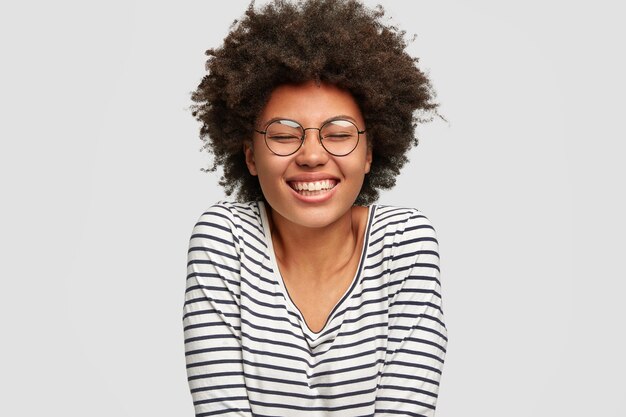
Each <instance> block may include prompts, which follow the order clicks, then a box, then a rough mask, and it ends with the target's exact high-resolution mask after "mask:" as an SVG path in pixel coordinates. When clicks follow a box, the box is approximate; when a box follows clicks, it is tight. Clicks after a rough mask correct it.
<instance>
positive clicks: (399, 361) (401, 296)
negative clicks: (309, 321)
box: [183, 202, 447, 417]
mask: <svg viewBox="0 0 626 417" xmlns="http://www.w3.org/2000/svg"><path fill="white" fill-rule="evenodd" d="M187 270H188V274H187V291H186V295H185V305H184V316H183V323H184V332H185V351H186V361H187V374H188V380H189V386H190V389H191V393H192V397H193V401H194V405H195V410H196V416H214V415H215V416H222V415H223V416H260V417H262V416H287V417H292V416H294V415H302V416H320V417H321V416H325V417H330V416H341V417H356V416H375V417H384V416H398V415H404V416H433V415H434V410H435V405H436V401H437V393H438V390H439V381H440V378H441V370H442V368H443V361H444V357H445V352H446V343H447V337H446V328H445V325H444V322H443V312H442V303H441V288H440V282H439V254H438V242H437V238H436V234H435V230H434V229H433V227H432V225H431V223H430V221H429V220H428V219H427V218H426V217H425V216H424V215H423V214H422V213H421V212H420V211H419V210H416V209H407V208H397V207H387V206H380V205H378V206H371V207H370V209H369V218H368V227H367V231H366V239H365V244H364V248H363V253H362V257H361V263H360V265H359V268H358V271H357V274H356V275H355V277H354V280H353V282H352V285H351V286H350V287H349V289H348V290H347V291H346V293H345V294H344V296H343V297H342V298H341V299H340V301H339V302H338V303H337V305H336V306H335V308H334V309H333V311H332V312H331V314H330V315H329V319H328V321H327V323H326V325H325V326H324V328H323V329H322V330H321V331H320V332H318V333H315V332H313V331H311V330H310V329H309V328H308V327H307V325H306V323H305V321H304V319H303V317H302V315H301V314H300V312H299V310H298V309H297V307H296V306H295V304H294V303H293V302H292V301H291V299H290V298H289V295H288V294H287V291H286V289H285V286H284V283H283V282H282V278H281V277H280V275H279V274H278V268H277V266H276V261H275V258H274V254H273V249H272V245H271V238H270V234H269V228H268V223H267V214H266V212H265V207H264V205H263V203H260V202H253V203H248V204H238V203H230V202H220V203H217V204H216V205H214V206H212V207H211V208H210V209H209V210H207V211H206V212H205V213H203V214H202V216H201V217H200V219H199V220H198V222H197V224H196V225H195V227H194V229H193V233H192V236H191V240H190V245H189V253H188V264H187ZM296 413H297V414H296Z"/></svg>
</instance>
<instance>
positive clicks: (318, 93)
mask: <svg viewBox="0 0 626 417" xmlns="http://www.w3.org/2000/svg"><path fill="white" fill-rule="evenodd" d="M337 115H346V116H349V117H351V118H353V119H354V120H355V121H356V122H357V123H359V124H360V125H362V124H363V116H362V114H361V110H360V109H359V105H358V103H357V102H356V100H355V99H354V97H353V96H352V94H350V92H349V91H347V90H344V89H341V88H338V87H336V86H334V85H332V84H327V83H321V84H316V83H315V82H313V81H310V82H306V83H303V84H284V85H281V86H279V87H277V88H276V89H274V91H272V93H271V94H270V98H269V100H268V102H267V103H266V105H265V107H264V108H263V110H262V111H261V114H260V117H259V119H260V122H262V123H263V122H265V121H267V120H270V119H273V118H277V117H284V118H288V119H293V120H297V121H298V122H300V123H301V124H302V125H305V126H309V125H316V124H319V123H322V122H323V121H325V120H328V119H329V118H332V117H335V116H337Z"/></svg>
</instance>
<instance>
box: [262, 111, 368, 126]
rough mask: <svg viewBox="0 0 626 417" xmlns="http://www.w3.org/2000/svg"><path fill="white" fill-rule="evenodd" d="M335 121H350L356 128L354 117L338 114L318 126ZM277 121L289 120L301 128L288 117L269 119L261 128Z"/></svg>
mask: <svg viewBox="0 0 626 417" xmlns="http://www.w3.org/2000/svg"><path fill="white" fill-rule="evenodd" d="M337 119H346V120H350V121H351V122H353V123H354V124H355V125H357V126H358V123H357V121H356V119H355V118H354V117H352V116H348V115H347V114H338V115H337V116H332V117H329V118H328V119H326V120H324V121H323V122H322V123H321V124H320V126H323V125H324V123H328V122H330V121H331V120H337ZM277 120H291V121H293V122H297V123H298V124H299V125H300V126H302V124H301V123H300V122H298V121H297V120H295V119H292V118H289V117H272V118H271V119H269V120H267V121H266V122H264V123H263V124H261V126H264V127H265V126H268V125H269V124H270V123H273V122H275V121H277ZM302 127H304V126H302Z"/></svg>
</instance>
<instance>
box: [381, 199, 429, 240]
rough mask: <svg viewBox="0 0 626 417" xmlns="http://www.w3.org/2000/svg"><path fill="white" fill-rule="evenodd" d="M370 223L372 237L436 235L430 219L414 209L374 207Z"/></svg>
mask: <svg viewBox="0 0 626 417" xmlns="http://www.w3.org/2000/svg"><path fill="white" fill-rule="evenodd" d="M371 221H372V235H374V234H381V233H384V234H393V235H399V236H402V237H404V238H406V237H409V236H411V235H424V236H428V235H430V236H433V237H434V236H435V235H436V232H435V228H434V226H433V224H432V222H431V221H430V219H429V218H428V217H427V216H426V215H425V214H424V213H423V212H422V211H421V210H419V209H416V208H410V207H397V206H384V205H376V206H375V213H374V216H373V218H372V220H371Z"/></svg>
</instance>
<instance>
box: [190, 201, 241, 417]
mask: <svg viewBox="0 0 626 417" xmlns="http://www.w3.org/2000/svg"><path fill="white" fill-rule="evenodd" d="M239 243H240V237H238V233H237V227H236V218H235V217H234V216H233V215H232V213H231V212H230V210H229V208H228V206H227V205H225V204H220V203H218V204H216V205H214V206H213V207H211V208H209V210H207V211H206V212H205V213H203V214H202V216H201V217H200V219H199V220H198V222H197V223H196V225H195V227H194V229H193V232H192V235H191V239H190V242H189V251H188V262H187V285H186V291H185V303H184V307H183V326H184V337H185V358H186V363H187V379H188V382H189V388H190V390H191V396H192V398H193V403H194V408H195V414H196V417H202V416H211V415H220V416H221V415H227V416H246V417H249V416H251V415H252V414H251V411H250V404H249V400H248V395H247V392H246V386H245V381H244V373H243V363H242V350H241V349H242V348H241V315H240V292H239V288H240V279H239V271H240V266H241V263H240V261H239V259H240V258H239V254H240V246H239Z"/></svg>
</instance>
